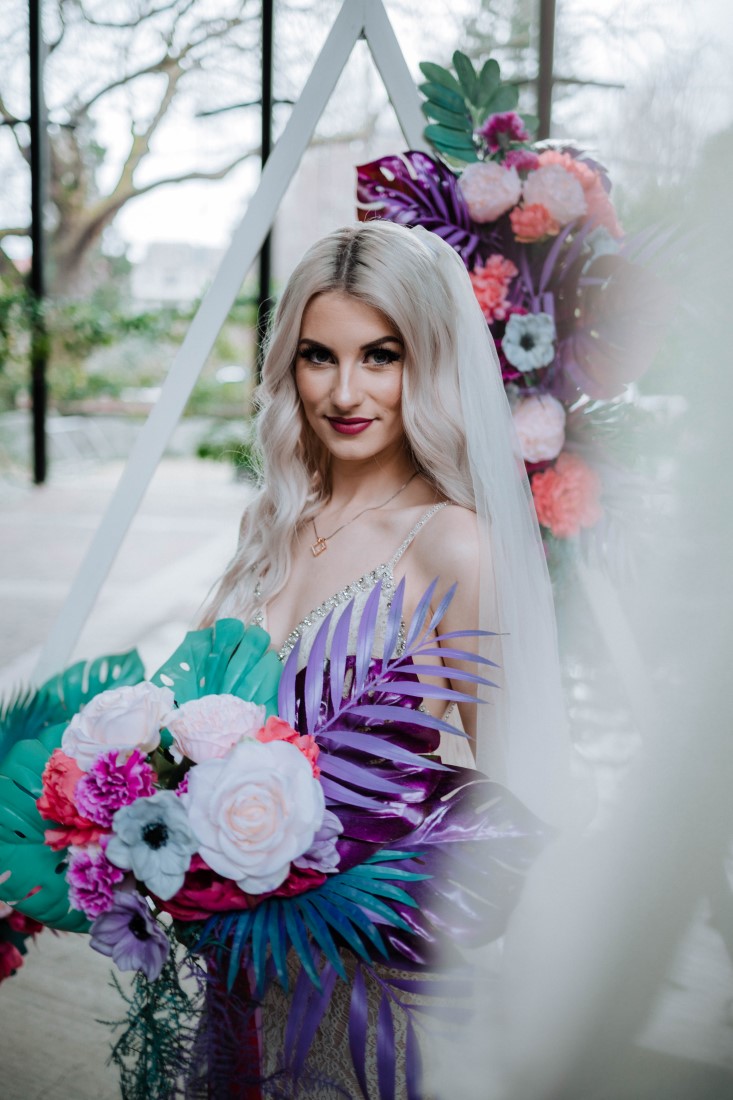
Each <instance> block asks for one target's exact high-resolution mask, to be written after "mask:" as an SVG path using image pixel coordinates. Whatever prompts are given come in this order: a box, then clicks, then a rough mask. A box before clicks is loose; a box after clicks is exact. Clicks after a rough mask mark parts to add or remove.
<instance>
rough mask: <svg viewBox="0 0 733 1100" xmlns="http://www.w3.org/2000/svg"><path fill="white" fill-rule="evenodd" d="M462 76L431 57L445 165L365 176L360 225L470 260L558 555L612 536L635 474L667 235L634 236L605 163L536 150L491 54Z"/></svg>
mask: <svg viewBox="0 0 733 1100" xmlns="http://www.w3.org/2000/svg"><path fill="white" fill-rule="evenodd" d="M453 62H454V67H455V72H456V75H455V76H454V75H453V73H451V72H449V71H448V70H447V69H445V68H442V67H441V66H440V65H435V64H432V63H430V62H424V63H422V64H421V65H420V68H421V70H422V72H423V74H424V75H425V77H426V78H427V79H426V82H425V83H423V84H422V85H421V86H420V87H421V91H422V93H423V94H424V96H425V102H424V103H423V111H424V113H425V115H426V116H427V118H428V119H429V120H431V121H430V122H429V125H428V126H426V128H425V137H426V138H427V139H428V141H429V142H430V143H431V144H432V145H433V147H434V149H435V150H436V156H430V155H428V154H427V153H423V152H417V151H413V152H406V153H402V154H397V155H393V156H387V157H382V158H381V159H380V160H377V161H374V162H372V163H370V164H364V165H361V166H360V167H359V168H358V169H357V173H358V178H357V205H358V212H359V217H360V218H361V219H362V220H366V219H369V218H387V219H389V220H391V221H395V222H398V223H399V224H401V225H410V226H413V225H421V226H423V227H425V228H426V229H429V230H431V231H432V232H434V233H437V234H438V235H439V236H440V237H442V238H443V239H444V240H446V241H447V242H448V243H449V244H450V245H452V247H453V248H454V249H455V250H456V251H457V252H458V253H459V255H460V256H461V258H462V260H463V261H464V263H465V265H466V268H467V270H468V272H469V275H470V278H471V283H472V284H473V289H474V291H475V294H476V298H477V300H478V302H479V305H480V306H481V309H482V311H483V314H484V316H485V318H486V321H487V324H488V325H489V328H490V329H491V333H492V335H493V337H494V341H495V344H496V348H497V352H498V355H499V361H500V364H501V370H502V376H503V380H504V385H505V388H506V391H507V395H508V397H509V401H510V404H511V406H512V410H513V415H514V421H515V425H516V429H517V434H518V437H519V441H520V445H521V449H522V454H523V457H524V460H525V463H526V466H527V471H528V475H529V479H530V484H531V488H532V495H533V498H534V503H535V508H536V511H537V517H538V520H539V522H540V525H541V528H542V532H543V537H544V538H545V543H546V546H547V548H548V551H553V550H557V549H558V544H561V543H563V542H565V541H566V540H573V539H575V538H576V536H578V535H579V534H581V533H587V532H588V531H589V530H591V529H592V530H594V531H595V533H596V536H597V542H599V543H600V542H602V541H603V540H604V539H605V538H606V537H607V535H608V528H609V525H610V524H611V521H612V519H613V511H614V499H613V498H614V490H615V489H617V488H620V486H621V483H622V482H623V481H625V480H628V478H627V475H626V473H625V471H624V470H623V467H622V466H621V465H620V464H619V463H618V461H617V458H616V455H615V454H614V450H615V448H614V447H613V441H614V437H615V436H618V435H619V434H620V432H621V429H622V428H623V427H624V426H632V424H633V419H634V417H635V414H636V413H637V410H635V409H634V407H633V405H632V404H631V403H630V402H629V401H628V400H626V399H625V394H626V389H627V384H628V383H630V382H633V381H635V380H636V379H638V378H639V377H640V376H641V375H642V374H643V372H644V371H645V370H646V368H647V367H648V365H649V364H650V362H651V360H652V358H653V355H654V353H655V351H656V348H657V345H658V342H659V339H660V334H661V328H662V322H663V319H664V317H665V316H666V312H667V302H666V299H667V297H668V295H667V293H666V292H665V290H664V289H663V288H662V286H661V283H660V281H659V280H658V279H657V278H656V277H654V276H653V275H652V274H651V272H650V271H649V270H648V268H646V267H643V266H642V265H643V264H646V262H647V261H648V260H649V259H650V258H651V256H652V255H653V253H654V252H655V251H656V250H657V249H658V248H659V247H660V246H661V244H662V243H663V240H664V238H663V236H662V235H660V234H654V233H644V234H641V235H639V236H636V237H634V238H633V239H631V238H629V237H627V236H626V235H625V234H624V231H623V229H622V227H621V225H620V223H619V220H618V217H617V214H616V211H615V209H614V206H613V202H612V200H611V196H610V191H611V184H610V180H609V178H608V175H607V173H606V171H605V169H604V168H603V167H602V165H601V164H599V163H598V162H597V161H596V160H594V159H592V158H591V157H590V156H589V155H588V154H587V153H585V152H583V151H582V150H580V149H578V148H576V147H575V146H574V145H572V144H569V143H560V144H555V143H549V142H544V143H538V142H535V141H533V140H532V133H533V131H534V130H535V129H536V127H537V119H536V118H534V117H532V116H530V115H525V114H519V113H518V112H517V102H518V90H517V88H516V86H515V85H511V84H506V83H503V82H502V80H501V74H500V69H499V65H498V64H497V62H496V61H494V60H488V61H487V62H486V63H485V64H484V66H483V68H482V69H481V71H480V72H476V71H475V69H474V68H473V65H472V63H471V61H470V60H469V58H467V57H466V56H465V55H464V54H462V53H460V52H456V53H455V54H454V56H453Z"/></svg>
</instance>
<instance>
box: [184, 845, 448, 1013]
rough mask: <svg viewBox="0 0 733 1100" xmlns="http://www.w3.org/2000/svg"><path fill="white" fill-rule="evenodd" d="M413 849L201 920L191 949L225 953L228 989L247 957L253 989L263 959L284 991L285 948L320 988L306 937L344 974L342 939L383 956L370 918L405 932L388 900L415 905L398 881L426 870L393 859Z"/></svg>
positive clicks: (378, 856) (359, 951)
mask: <svg viewBox="0 0 733 1100" xmlns="http://www.w3.org/2000/svg"><path fill="white" fill-rule="evenodd" d="M414 854H415V853H413V852H397V851H390V852H377V853H375V854H374V855H372V856H371V857H370V858H368V859H366V860H365V861H364V862H363V863H360V864H358V865H357V866H356V867H352V868H350V869H349V870H347V871H343V872H342V873H341V874H338V875H334V876H331V877H329V878H327V879H326V881H325V882H324V883H323V884H322V885H321V886H317V887H315V888H314V889H312V890H308V891H307V892H306V893H304V894H300V895H298V896H296V897H291V898H277V897H273V898H267V899H266V900H265V901H263V902H261V903H260V904H259V905H258V906H257V908H256V909H248V910H245V911H244V912H242V913H237V914H231V913H230V914H228V915H227V916H226V917H219V916H216V917H212V918H210V919H209V920H208V921H207V922H206V924H205V925H204V928H203V930H202V933H201V936H200V938H199V941H198V943H197V944H196V946H195V948H194V950H195V951H200V950H205V949H207V948H209V949H213V950H214V952H215V954H216V955H217V958H218V959H219V960H220V961H222V960H223V958H224V956H225V955H228V960H227V980H228V983H229V986H230V988H231V987H232V986H233V984H234V981H235V979H236V976H237V974H238V973H239V971H240V969H241V967H242V965H244V963H245V962H247V963H251V965H252V967H253V970H254V973H255V976H256V988H257V992H258V994H261V993H262V991H263V990H264V987H265V984H266V978H267V971H268V960H269V959H271V960H272V964H273V966H274V968H275V972H276V974H277V977H278V980H279V981H280V984H281V985H282V986H283V988H284V989H285V990H286V991H287V988H288V978H287V970H286V967H285V958H286V956H287V954H288V952H289V951H290V950H291V948H292V949H293V950H294V951H295V954H296V955H297V957H298V959H299V961H300V963H301V965H302V966H303V969H304V970H305V972H306V973H307V975H308V977H309V978H310V980H311V982H312V983H313V985H314V986H315V987H316V988H317V989H319V990H320V988H321V986H320V978H319V975H318V970H317V968H316V966H315V964H314V962H313V944H316V945H317V946H318V948H320V950H321V951H322V952H323V955H324V957H325V958H326V959H327V961H328V963H329V964H330V966H332V967H333V969H334V970H335V971H336V973H337V974H338V975H339V976H340V977H341V978H343V979H344V980H346V974H345V971H344V966H343V962H342V959H341V952H340V948H341V946H342V945H346V946H348V947H349V948H350V949H351V951H353V953H354V954H355V955H356V956H357V957H358V958H360V959H362V960H363V961H364V962H369V961H370V960H371V959H372V958H374V957H375V956H376V957H378V956H380V955H381V956H384V957H386V956H387V948H386V946H385V944H384V940H383V938H382V935H381V933H380V930H379V927H378V923H377V921H378V922H379V924H381V925H382V927H384V926H385V925H386V926H390V927H392V928H399V929H402V930H403V931H406V932H409V931H410V927H409V925H408V924H407V923H406V922H405V921H404V920H403V919H402V917H401V916H400V915H399V913H397V912H396V911H395V909H394V904H395V903H399V904H401V905H405V906H408V907H411V908H414V907H415V906H416V904H417V903H416V902H415V901H414V900H413V898H412V897H411V896H410V895H409V894H408V893H407V891H406V890H404V889H403V888H402V887H401V886H400V885H399V883H408V882H419V881H422V880H423V879H427V878H430V877H431V876H430V875H428V874H422V873H419V872H416V871H410V870H407V869H406V868H403V867H402V866H400V865H401V864H404V863H405V862H406V861H407V860H410V859H412V858H413V856H414ZM372 917H374V918H376V919H372Z"/></svg>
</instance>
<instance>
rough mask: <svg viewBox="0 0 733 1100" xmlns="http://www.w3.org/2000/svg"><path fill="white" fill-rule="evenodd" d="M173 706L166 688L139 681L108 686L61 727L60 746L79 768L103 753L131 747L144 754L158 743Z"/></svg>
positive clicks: (86, 765) (85, 767)
mask: <svg viewBox="0 0 733 1100" xmlns="http://www.w3.org/2000/svg"><path fill="white" fill-rule="evenodd" d="M172 706H173V692H172V691H171V690H170V688H163V687H156V686H155V684H151V683H149V682H148V681H147V680H145V681H144V682H143V683H142V684H134V685H132V686H127V687H119V688H112V689H111V690H110V691H103V692H101V693H100V694H99V695H95V697H94V698H93V699H91V700H90V701H89V702H88V703H87V704H86V706H85V707H82V709H81V710H80V711H79V713H78V714H76V715H75V716H74V717H73V718H72V719H71V721H70V722H69V725H68V726H67V727H66V729H65V730H64V734H63V737H62V738H61V748H62V749H63V751H64V752H65V753H66V755H67V756H72V757H73V758H74V760H76V762H77V764H78V765H79V767H80V768H81V770H82V771H85V772H86V771H89V769H90V768H91V766H92V764H93V763H94V761H95V760H96V758H97V757H98V756H99V754H100V753H103V752H111V750H112V749H119V750H123V751H124V750H127V751H128V754H129V753H131V752H132V751H133V749H139V750H140V752H143V753H148V752H152V751H153V749H155V748H157V747H158V745H159V744H160V730H161V726H163V725H164V723H165V717H166V715H167V714H168V713H169V711H170V709H171V707H172Z"/></svg>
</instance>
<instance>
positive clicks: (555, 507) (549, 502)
mask: <svg viewBox="0 0 733 1100" xmlns="http://www.w3.org/2000/svg"><path fill="white" fill-rule="evenodd" d="M600 495H601V479H600V478H599V476H598V474H597V473H596V472H595V470H592V469H591V468H590V466H587V465H586V463H585V462H583V460H582V458H580V457H579V456H578V455H575V454H570V453H569V452H568V451H563V452H562V453H561V454H560V455H559V456H558V458H557V461H556V462H555V465H554V466H552V467H550V469H549V470H545V471H543V472H542V473H539V474H535V475H534V477H533V478H532V496H533V498H534V505H535V508H536V510H537V519H538V520H539V522H540V523H541V524H542V526H543V527H547V528H549V530H550V531H551V533H552V534H553V535H554V536H555V538H558V539H569V538H573V537H574V536H575V535H577V534H579V532H580V529H581V527H592V526H593V525H594V524H595V523H598V520H599V519H600V518H601V516H602V514H603V509H602V507H601V503H600Z"/></svg>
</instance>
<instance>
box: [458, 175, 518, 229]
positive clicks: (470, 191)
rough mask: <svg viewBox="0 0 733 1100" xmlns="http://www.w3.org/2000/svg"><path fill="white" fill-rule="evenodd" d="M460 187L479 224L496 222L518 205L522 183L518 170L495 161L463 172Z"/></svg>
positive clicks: (469, 208) (470, 210) (469, 209)
mask: <svg viewBox="0 0 733 1100" xmlns="http://www.w3.org/2000/svg"><path fill="white" fill-rule="evenodd" d="M458 186H459V188H460V190H461V193H462V194H463V197H464V199H465V200H466V206H467V207H468V212H469V214H470V215H471V217H472V218H473V220H474V221H475V222H478V223H479V224H480V225H481V224H484V223H485V222H494V221H496V219H497V218H500V217H501V215H502V214H506V212H507V210H511V208H512V207H513V206H516V205H517V203H518V202H519V198H520V195H521V193H522V181H521V180H520V178H519V176H518V175H517V170H516V168H504V167H503V166H502V165H500V164H495V163H494V161H479V162H477V163H476V164H469V165H468V166H467V167H466V168H464V170H463V174H462V175H461V178H460V180H459V181H458Z"/></svg>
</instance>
